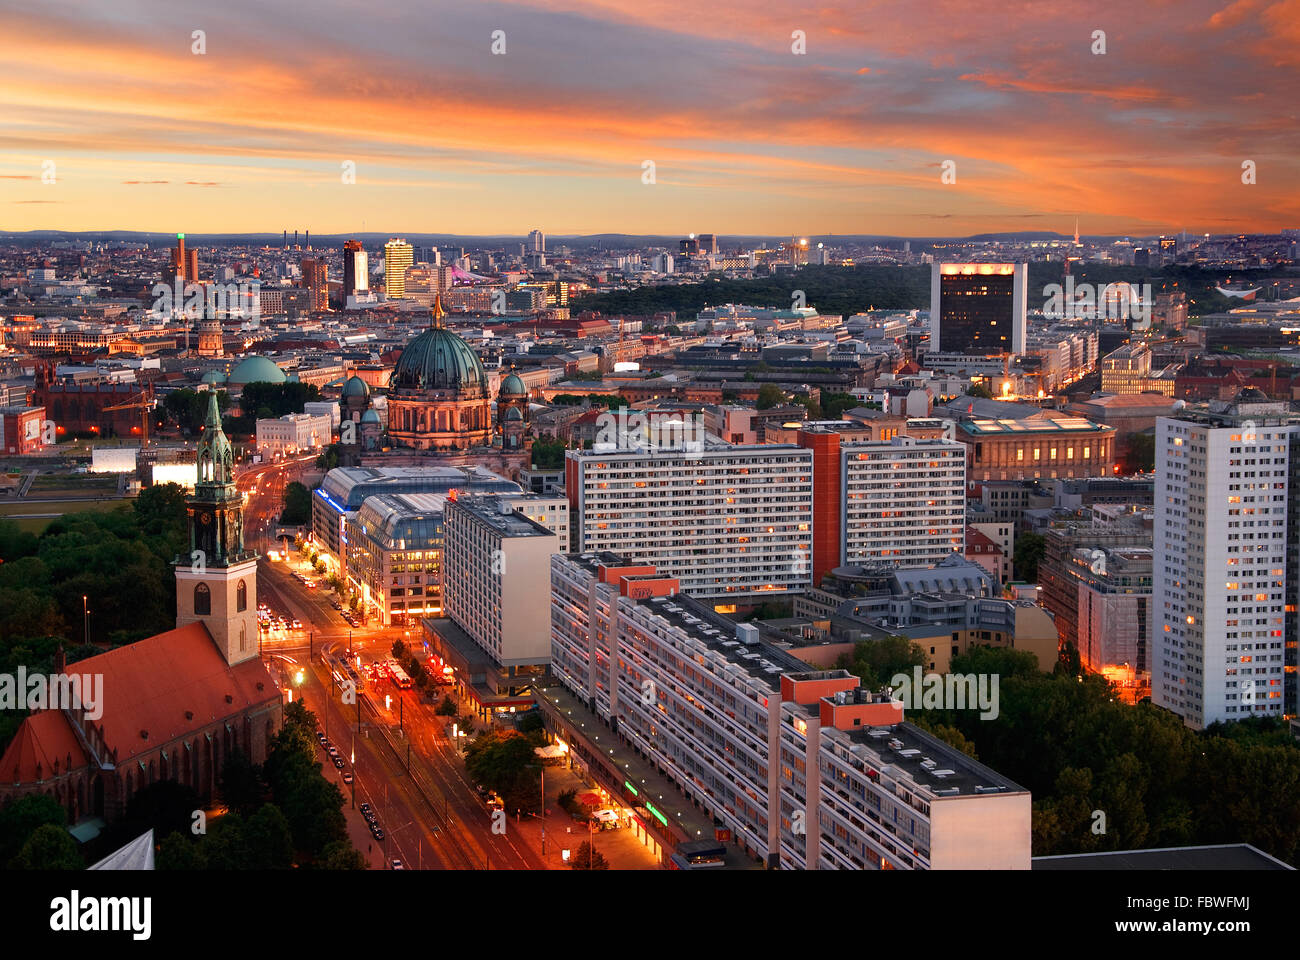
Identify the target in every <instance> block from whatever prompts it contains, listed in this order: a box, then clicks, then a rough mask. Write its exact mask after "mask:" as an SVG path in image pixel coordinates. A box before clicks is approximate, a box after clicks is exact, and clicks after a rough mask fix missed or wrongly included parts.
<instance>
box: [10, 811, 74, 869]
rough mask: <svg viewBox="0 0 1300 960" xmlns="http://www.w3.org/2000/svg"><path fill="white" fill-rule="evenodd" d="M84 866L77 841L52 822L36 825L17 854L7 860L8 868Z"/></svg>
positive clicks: (68, 867)
mask: <svg viewBox="0 0 1300 960" xmlns="http://www.w3.org/2000/svg"><path fill="white" fill-rule="evenodd" d="M85 866H86V864H85V863H84V862H83V861H82V859H81V854H80V853H78V852H77V841H76V840H73V839H72V835H71V834H70V833H68V831H67V830H65V829H64V828H63V827H56V826H55V825H54V824H52V823H47V824H43V825H42V826H39V827H37V828H36V830H35V831H34V832H33V833H32V835H31V836H30V837H28V838H27V842H26V843H24V844H23V848H22V850H20V851H19V852H18V856H16V857H14V858H13V859H12V860H10V861H9V869H10V870H83V869H85Z"/></svg>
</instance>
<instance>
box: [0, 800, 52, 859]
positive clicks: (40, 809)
mask: <svg viewBox="0 0 1300 960" xmlns="http://www.w3.org/2000/svg"><path fill="white" fill-rule="evenodd" d="M67 822H68V814H67V811H66V810H64V809H63V807H62V806H61V805H59V804H58V803H57V802H55V800H54V799H53V798H52V797H45V796H38V795H35V794H29V795H27V796H25V797H19V798H18V799H17V800H15V801H13V802H12V803H10V804H8V805H6V806H5V807H3V808H0V863H8V862H9V861H10V860H11V859H12V858H13V857H15V856H16V855H17V854H18V851H19V850H21V849H22V847H23V844H25V843H26V842H27V841H28V839H30V838H31V836H32V834H34V833H35V832H36V831H37V830H38V829H40V828H41V827H44V826H52V827H58V828H59V829H60V830H62V829H63V826H64V824H66V823H67Z"/></svg>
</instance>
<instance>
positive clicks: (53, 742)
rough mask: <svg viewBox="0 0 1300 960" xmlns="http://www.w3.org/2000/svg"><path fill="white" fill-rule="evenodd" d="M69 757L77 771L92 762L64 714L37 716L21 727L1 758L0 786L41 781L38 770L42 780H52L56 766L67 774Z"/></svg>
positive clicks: (54, 712)
mask: <svg viewBox="0 0 1300 960" xmlns="http://www.w3.org/2000/svg"><path fill="white" fill-rule="evenodd" d="M69 755H71V756H72V769H74V770H75V769H78V768H80V767H83V766H85V765H86V763H87V762H89V758H88V757H87V756H86V753H85V751H84V750H82V749H81V742H80V741H79V740H77V735H76V734H75V733H73V732H72V727H70V726H69V725H68V721H67V719H66V718H65V717H64V716H63V714H62V713H58V712H56V711H53V710H43V711H41V712H40V713H37V714H33V715H32V716H30V717H27V718H26V719H25V720H23V722H22V723H21V724H19V726H18V732H17V733H15V734H14V738H13V740H11V741H10V742H9V747H8V749H7V750H5V753H4V757H3V758H0V783H31V782H32V781H34V780H36V779H37V769H38V767H39V769H40V777H41V778H45V777H49V776H51V775H52V774H53V772H54V764H55V763H58V765H59V772H60V773H67V771H68V756H69Z"/></svg>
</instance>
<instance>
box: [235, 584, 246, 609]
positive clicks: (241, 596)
mask: <svg viewBox="0 0 1300 960" xmlns="http://www.w3.org/2000/svg"><path fill="white" fill-rule="evenodd" d="M247 609H248V584H246V583H245V582H244V581H243V580H240V581H239V586H238V587H236V588H235V612H236V613H243V612H244V611H245V610H247Z"/></svg>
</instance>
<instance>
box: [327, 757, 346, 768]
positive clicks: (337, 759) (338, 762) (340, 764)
mask: <svg viewBox="0 0 1300 960" xmlns="http://www.w3.org/2000/svg"><path fill="white" fill-rule="evenodd" d="M330 759H332V760H333V761H334V766H335V768H336V769H339V770H342V769H343V758H342V757H340V756H337V755H335V756H331V758H330Z"/></svg>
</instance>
